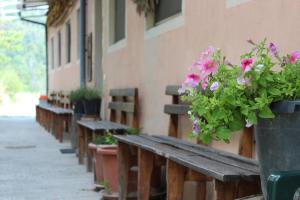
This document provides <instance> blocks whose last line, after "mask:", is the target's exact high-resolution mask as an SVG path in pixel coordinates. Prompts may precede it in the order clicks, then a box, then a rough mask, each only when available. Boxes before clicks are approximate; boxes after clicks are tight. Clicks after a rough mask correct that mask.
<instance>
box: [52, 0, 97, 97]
mask: <svg viewBox="0 0 300 200" xmlns="http://www.w3.org/2000/svg"><path fill="white" fill-rule="evenodd" d="M93 2H94V0H88V1H87V6H86V13H87V17H86V18H87V20H86V21H87V24H86V33H87V34H89V33H90V32H93V12H94V10H93ZM79 7H80V2H79V0H77V1H75V4H74V5H73V7H72V8H71V9H70V10H69V12H68V14H67V16H66V17H65V19H64V20H62V21H61V22H60V23H59V24H58V25H55V26H50V27H48V44H49V53H48V54H49V91H67V92H68V91H70V90H73V89H76V88H78V87H80V61H79V58H78V55H77V54H78V53H77V48H78V42H79V37H78V29H77V28H78V27H77V25H78V23H77V19H78V18H77V11H78V9H79ZM69 20H70V22H71V32H72V33H71V62H70V63H66V30H65V29H66V27H65V24H66V22H67V21H69ZM59 30H60V31H61V37H62V38H61V44H62V49H61V51H62V65H61V66H58V36H57V33H58V31H59ZM51 38H54V69H52V62H51V53H52V51H51V48H52V47H51ZM86 84H87V86H88V87H92V86H93V84H94V82H93V81H92V82H87V83H86Z"/></svg>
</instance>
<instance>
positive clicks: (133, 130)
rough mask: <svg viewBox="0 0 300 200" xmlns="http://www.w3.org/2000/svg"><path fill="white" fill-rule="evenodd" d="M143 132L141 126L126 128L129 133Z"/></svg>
mask: <svg viewBox="0 0 300 200" xmlns="http://www.w3.org/2000/svg"><path fill="white" fill-rule="evenodd" d="M140 132H141V128H128V129H127V130H126V134H127V135H139V134H140Z"/></svg>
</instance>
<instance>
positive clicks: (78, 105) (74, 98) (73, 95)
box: [70, 88, 84, 114]
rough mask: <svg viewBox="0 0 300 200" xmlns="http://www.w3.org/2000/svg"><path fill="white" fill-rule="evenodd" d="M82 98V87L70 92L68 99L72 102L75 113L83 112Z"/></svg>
mask: <svg viewBox="0 0 300 200" xmlns="http://www.w3.org/2000/svg"><path fill="white" fill-rule="evenodd" d="M83 99H84V89H82V88H79V89H77V90H73V91H71V92H70V101H71V103H72V104H73V109H74V113H75V114H83V113H84V108H83Z"/></svg>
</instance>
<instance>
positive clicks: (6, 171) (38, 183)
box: [0, 118, 100, 200]
mask: <svg viewBox="0 0 300 200" xmlns="http://www.w3.org/2000/svg"><path fill="white" fill-rule="evenodd" d="M69 147H70V144H69V143H64V144H60V143H58V142H57V141H56V140H55V139H54V137H53V136H52V135H51V134H49V133H47V132H46V131H45V130H44V129H42V128H41V127H40V126H39V125H38V124H37V123H36V122H35V121H34V119H33V118H0V200H98V199H100V195H99V194H98V193H96V192H94V191H93V184H92V183H93V178H92V177H93V175H92V173H87V172H86V170H85V167H84V166H82V165H78V161H77V157H76V156H75V154H61V153H60V151H59V149H63V148H69Z"/></svg>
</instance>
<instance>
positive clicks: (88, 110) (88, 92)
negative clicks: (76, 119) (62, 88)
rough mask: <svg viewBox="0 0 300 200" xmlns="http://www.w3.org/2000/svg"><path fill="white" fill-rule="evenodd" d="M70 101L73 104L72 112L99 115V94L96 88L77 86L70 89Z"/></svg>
mask: <svg viewBox="0 0 300 200" xmlns="http://www.w3.org/2000/svg"><path fill="white" fill-rule="evenodd" d="M70 101H71V102H72V103H73V104H74V112H75V113H80V114H86V115H99V114H100V107H101V95H100V92H99V91H98V90H95V89H90V88H79V89H76V90H73V91H71V93H70Z"/></svg>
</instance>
